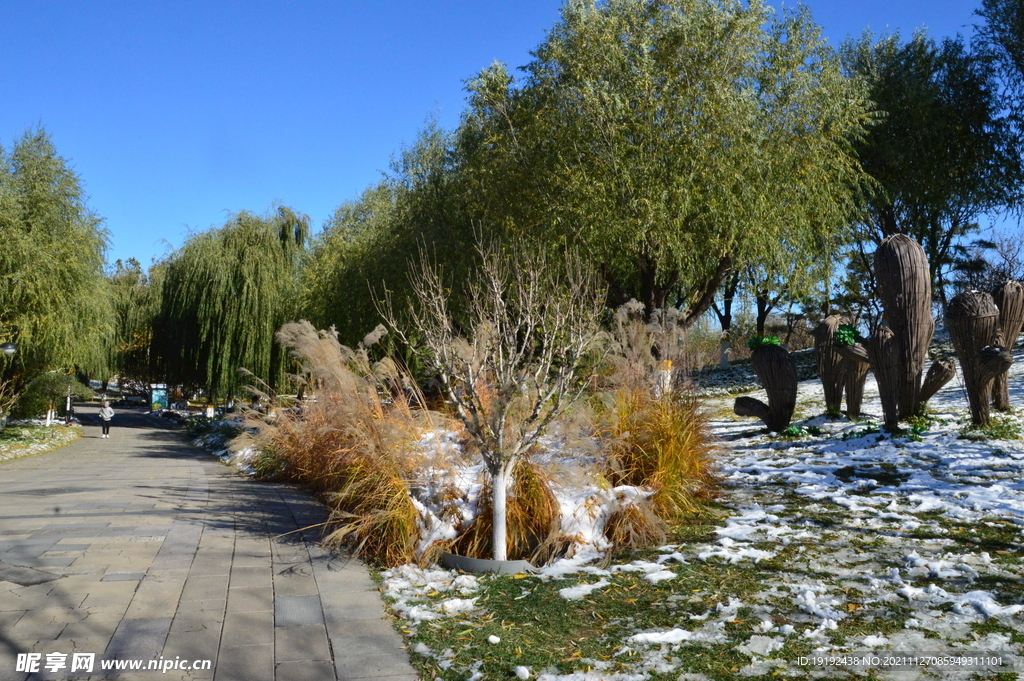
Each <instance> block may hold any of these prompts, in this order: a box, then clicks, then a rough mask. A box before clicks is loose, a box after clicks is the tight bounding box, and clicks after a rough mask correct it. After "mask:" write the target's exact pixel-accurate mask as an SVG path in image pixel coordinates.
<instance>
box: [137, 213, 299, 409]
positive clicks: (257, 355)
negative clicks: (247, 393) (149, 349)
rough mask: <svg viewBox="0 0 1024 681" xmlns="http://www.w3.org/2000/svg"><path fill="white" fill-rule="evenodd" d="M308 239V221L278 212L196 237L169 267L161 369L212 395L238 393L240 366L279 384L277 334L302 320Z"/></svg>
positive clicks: (245, 216) (244, 217) (157, 352)
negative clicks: (303, 268) (302, 273)
mask: <svg viewBox="0 0 1024 681" xmlns="http://www.w3.org/2000/svg"><path fill="white" fill-rule="evenodd" d="M308 234H309V219H308V218H307V217H306V216H304V215H301V214H298V213H295V212H293V211H292V210H290V209H289V208H285V207H277V208H275V209H273V210H271V211H270V212H268V213H267V214H266V215H262V216H261V215H256V214H254V213H250V212H248V211H242V212H240V213H237V214H235V215H233V216H231V218H230V219H229V220H228V221H227V223H226V224H225V225H224V226H223V227H221V228H219V229H213V230H210V231H208V232H203V233H200V234H196V235H194V236H192V237H191V238H190V239H189V240H188V241H187V242H186V243H185V245H184V246H182V247H181V248H180V249H179V250H178V251H176V252H175V253H173V254H172V255H171V256H170V257H169V258H168V260H167V262H166V263H164V265H163V269H164V272H163V283H162V285H161V287H160V293H161V305H160V313H159V316H158V318H157V322H156V324H155V328H154V335H153V354H154V361H155V370H156V371H157V372H161V373H163V374H164V375H165V376H166V378H167V379H168V380H169V381H171V382H177V383H185V384H191V385H197V386H200V387H202V388H203V389H205V390H206V392H207V395H209V396H211V397H214V396H230V395H234V394H236V393H237V391H238V389H239V388H240V387H241V385H242V383H243V378H242V377H241V376H240V375H239V371H238V370H239V369H240V368H245V369H247V370H249V371H251V372H252V373H253V374H254V375H255V376H256V377H258V378H259V379H261V380H263V381H266V382H268V383H269V384H270V385H272V386H274V385H276V384H278V382H279V381H280V380H281V379H282V378H283V375H284V368H285V367H284V362H283V357H282V354H281V352H280V349H279V348H278V346H277V344H276V343H274V333H275V332H276V331H277V329H279V328H280V327H281V325H282V324H284V323H285V322H288V321H293V320H294V319H295V318H296V313H297V310H298V278H299V267H300V265H301V262H302V258H303V254H304V252H305V247H306V240H307V238H308Z"/></svg>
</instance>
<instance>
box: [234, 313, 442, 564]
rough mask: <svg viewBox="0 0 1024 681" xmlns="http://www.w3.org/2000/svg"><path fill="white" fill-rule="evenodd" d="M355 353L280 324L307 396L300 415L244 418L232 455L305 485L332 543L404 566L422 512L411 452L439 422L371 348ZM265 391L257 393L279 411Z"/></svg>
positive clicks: (402, 375) (299, 326)
mask: <svg viewBox="0 0 1024 681" xmlns="http://www.w3.org/2000/svg"><path fill="white" fill-rule="evenodd" d="M381 335H382V328H379V329H378V330H376V331H375V333H374V334H371V335H369V336H367V338H366V339H365V345H360V346H359V347H358V348H356V349H351V348H348V347H345V346H343V345H341V344H340V343H339V342H338V338H337V334H336V333H335V332H334V331H333V329H332V330H330V331H317V330H316V329H315V328H314V327H313V326H312V325H311V324H310V323H309V322H305V321H302V322H297V323H292V324H286V325H284V326H283V327H282V328H281V330H280V331H279V332H278V334H277V338H278V342H280V343H281V344H282V345H283V346H284V347H285V348H286V349H287V351H288V352H289V354H290V355H291V356H292V358H293V359H295V360H296V361H297V362H298V363H299V365H300V366H301V372H300V373H299V374H298V375H296V376H293V377H292V378H293V380H294V381H296V382H297V383H299V385H300V386H301V387H302V389H303V391H304V393H305V394H306V395H307V399H305V400H304V401H303V403H302V405H301V406H300V407H297V408H294V409H288V410H279V411H277V413H276V415H274V416H268V415H266V414H262V413H259V412H255V411H252V412H248V413H247V415H246V424H245V425H246V426H247V427H248V428H250V429H251V432H246V433H243V434H242V435H241V436H240V437H238V438H236V439H235V441H234V442H233V443H232V447H233V448H234V449H242V448H245V447H255V448H256V449H257V450H258V452H259V453H258V454H257V455H256V460H257V461H260V465H259V466H258V467H257V470H258V471H261V472H263V473H264V474H266V475H269V476H274V477H276V478H280V479H288V480H293V481H295V482H298V483H301V484H303V485H304V486H306V487H308V488H309V489H311V490H313V491H314V492H316V493H318V494H320V495H321V497H322V498H323V499H324V500H325V502H326V503H327V505H328V508H329V509H330V511H331V516H330V522H329V529H330V533H329V537H328V539H329V540H330V541H334V542H343V543H346V544H348V545H350V546H352V547H353V548H354V549H356V551H357V552H358V553H361V554H362V555H363V556H364V557H366V558H367V559H368V560H370V561H371V562H374V563H378V564H382V565H392V566H393V565H400V564H402V563H407V562H410V561H412V560H414V559H416V558H418V557H419V556H416V555H415V548H416V540H417V537H418V532H419V528H418V520H419V514H418V512H417V510H416V507H415V505H414V503H413V500H412V498H411V497H410V495H409V481H410V480H411V479H412V477H413V471H414V462H413V461H412V455H411V453H410V449H409V445H410V443H411V442H413V441H415V440H416V439H418V437H419V433H420V432H421V431H422V430H423V429H424V428H430V427H438V426H439V425H440V424H441V423H442V422H443V419H442V418H441V417H440V416H439V415H438V414H435V413H432V412H427V411H424V410H417V409H414V408H413V404H414V403H418V402H420V401H421V399H422V398H421V396H420V394H419V391H418V389H417V387H416V385H415V383H414V382H413V381H412V379H411V377H410V376H408V374H407V373H406V372H403V371H401V370H400V369H399V367H398V366H397V365H396V364H395V363H394V362H392V361H391V360H390V359H387V358H385V359H384V360H382V361H380V362H376V363H374V362H371V361H370V358H369V355H368V352H367V348H366V346H367V345H369V344H371V342H375V341H376V340H379V339H380V337H381ZM264 388H265V386H262V387H259V386H258V387H254V388H253V391H254V392H255V393H257V396H258V397H259V398H260V400H261V401H263V402H269V403H274V402H275V401H276V400H275V398H274V396H273V395H271V394H268V392H265V391H264V390H263V389H264Z"/></svg>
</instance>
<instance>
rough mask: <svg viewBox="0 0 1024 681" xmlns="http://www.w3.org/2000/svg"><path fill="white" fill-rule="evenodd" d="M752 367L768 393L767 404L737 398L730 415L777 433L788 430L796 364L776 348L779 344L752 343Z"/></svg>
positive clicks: (795, 384) (758, 340) (755, 341)
mask: <svg viewBox="0 0 1024 681" xmlns="http://www.w3.org/2000/svg"><path fill="white" fill-rule="evenodd" d="M751 346H752V349H753V353H752V354H751V357H750V359H751V364H752V365H753V367H754V373H756V374H757V380H758V381H760V382H761V385H762V387H764V389H765V392H767V393H768V404H765V403H764V402H762V401H761V400H758V399H756V398H753V397H748V396H746V395H744V396H742V397H737V398H736V402H735V403H734V405H733V411H734V412H735V413H736V414H737V415H739V416H754V417H757V418H759V419H761V420H762V421H764V424H765V425H766V426H768V430H770V431H773V432H776V433H779V432H782V431H783V430H785V429H786V427H787V426H789V422H790V420H792V418H793V411H794V410H795V409H796V388H797V377H796V364H795V363H794V362H793V358H792V357H790V356H789V351H788V350H786V349H785V348H783V347H782V346H780V345H778V340H777V339H774V338H770V339H757V338H755V339H753V340H752V341H751Z"/></svg>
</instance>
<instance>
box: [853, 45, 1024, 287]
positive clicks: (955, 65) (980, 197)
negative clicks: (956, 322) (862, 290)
mask: <svg viewBox="0 0 1024 681" xmlns="http://www.w3.org/2000/svg"><path fill="white" fill-rule="evenodd" d="M842 55H843V63H844V67H845V68H846V69H847V71H848V73H849V74H850V75H851V76H857V77H860V78H862V79H864V80H865V81H866V82H867V83H868V85H869V88H870V96H871V99H872V100H873V101H874V102H875V103H876V105H877V107H878V108H879V110H880V111H881V112H882V114H883V117H882V118H881V120H880V122H879V124H878V125H877V126H874V127H873V128H872V129H871V131H870V133H869V134H868V136H867V137H866V138H864V139H863V140H862V141H861V142H860V143H859V144H858V154H859V157H860V159H861V163H862V165H863V167H864V169H865V170H866V171H867V172H868V174H870V175H871V177H872V178H873V179H874V181H875V186H874V191H872V192H871V193H870V195H869V198H868V204H867V207H868V210H867V211H866V213H865V215H864V219H863V220H862V221H860V223H859V225H858V226H859V235H860V241H861V244H862V248H861V255H862V256H866V255H870V252H871V251H873V250H874V248H873V247H872V245H877V244H879V243H881V241H882V240H883V239H885V237H887V236H890V235H892V234H896V233H903V234H907V235H910V236H912V237H913V238H914V239H915V240H917V241H918V242H919V243H920V244H921V245H922V246H923V247H924V249H925V252H926V254H927V255H928V260H929V266H930V268H931V275H932V283H933V288H934V290H935V292H936V294H937V295H938V296H939V298H940V299H941V300H945V284H946V278H947V272H948V269H949V267H950V266H951V265H952V264H953V262H954V259H955V256H956V255H957V252H958V248H959V246H960V239H961V237H963V236H964V235H965V234H967V233H969V232H970V231H971V230H973V229H976V228H977V220H978V218H979V216H980V215H982V214H983V213H986V212H988V211H993V210H998V209H1001V208H1003V207H1005V206H1007V205H1010V204H1012V203H1013V202H1015V201H1016V197H1017V195H1018V193H1019V191H1020V187H1021V183H1022V181H1024V167H1022V165H1021V139H1020V136H1019V134H1018V133H1017V131H1016V130H1015V128H1014V126H1013V125H1012V124H1011V121H1010V120H1009V119H1008V118H1006V117H1005V116H1003V114H1002V110H1001V103H1000V101H1001V100H1000V97H999V86H998V83H997V82H996V74H995V71H994V70H993V68H992V64H991V62H990V61H989V60H987V59H985V58H983V57H982V56H980V55H978V54H976V53H972V52H970V51H969V50H968V48H967V46H966V45H965V44H964V41H963V40H962V39H961V38H955V39H948V38H947V39H945V40H943V41H942V42H941V43H936V42H935V41H934V40H932V39H930V38H928V37H927V35H926V34H924V33H923V32H919V33H916V34H915V35H914V37H913V38H911V39H910V40H909V41H907V42H902V40H901V39H900V36H899V35H898V34H896V35H890V36H884V37H882V38H880V39H879V40H877V41H875V39H874V37H873V36H872V35H871V34H870V33H865V34H864V35H863V36H862V37H861V38H859V39H856V40H848V41H847V42H846V43H845V44H844V45H843V48H842Z"/></svg>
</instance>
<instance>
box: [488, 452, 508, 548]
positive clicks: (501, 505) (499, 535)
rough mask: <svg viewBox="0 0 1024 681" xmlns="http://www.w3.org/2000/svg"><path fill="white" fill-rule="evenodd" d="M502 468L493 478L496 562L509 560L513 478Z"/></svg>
mask: <svg viewBox="0 0 1024 681" xmlns="http://www.w3.org/2000/svg"><path fill="white" fill-rule="evenodd" d="M505 468H506V467H505V466H502V467H501V468H499V469H498V472H497V473H495V474H494V475H493V476H492V478H491V486H492V487H493V490H494V514H493V516H494V525H493V527H492V528H491V543H492V544H493V545H494V560H508V546H507V539H506V537H507V532H506V528H507V523H508V513H507V510H506V501H507V500H508V483H509V478H510V477H511V476H510V475H509V473H508V471H507V470H506V469H505Z"/></svg>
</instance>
